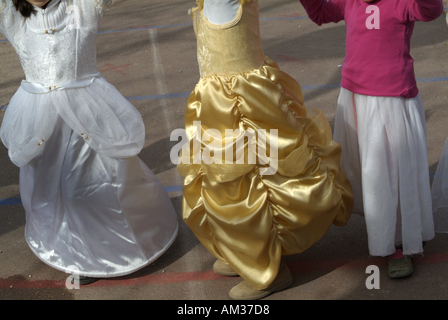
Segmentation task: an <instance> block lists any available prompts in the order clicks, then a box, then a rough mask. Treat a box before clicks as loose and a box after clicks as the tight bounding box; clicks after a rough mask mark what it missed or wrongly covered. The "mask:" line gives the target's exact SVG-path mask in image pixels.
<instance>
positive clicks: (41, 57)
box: [0, 0, 178, 277]
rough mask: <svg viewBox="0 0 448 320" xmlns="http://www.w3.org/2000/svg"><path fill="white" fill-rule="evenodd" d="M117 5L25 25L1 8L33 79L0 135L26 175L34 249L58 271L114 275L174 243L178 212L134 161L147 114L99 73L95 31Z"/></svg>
mask: <svg viewBox="0 0 448 320" xmlns="http://www.w3.org/2000/svg"><path fill="white" fill-rule="evenodd" d="M110 2H111V0H53V1H51V2H50V3H49V5H48V6H47V8H46V9H44V10H43V9H41V8H38V7H35V8H36V11H37V14H36V15H32V16H31V17H30V18H28V19H24V18H23V17H22V16H21V14H20V13H19V12H17V11H16V10H15V8H14V6H13V4H12V1H11V0H0V32H1V33H2V34H4V35H5V36H6V37H7V38H8V40H9V41H10V43H11V44H12V45H13V47H14V49H15V51H16V52H17V54H18V56H19V58H20V62H21V64H22V67H23V70H24V72H25V75H26V80H24V81H23V82H22V85H21V86H20V88H19V89H18V91H17V92H16V93H15V95H14V96H13V98H12V99H11V101H10V103H9V106H8V109H7V111H6V113H5V116H4V119H3V123H2V126H1V129H0V137H1V139H2V142H3V144H4V145H5V146H6V147H7V148H8V152H9V156H10V159H11V161H12V162H13V163H14V164H15V165H17V166H18V167H20V193H21V198H22V202H23V205H24V208H25V211H26V227H25V237H26V241H27V243H28V245H29V246H30V248H31V250H32V251H33V252H34V253H35V254H36V255H37V257H39V258H40V259H41V260H42V261H44V262H45V263H47V264H49V265H51V266H52V267H54V268H56V269H59V270H62V271H65V272H72V271H74V270H79V274H80V275H82V276H90V277H115V276H121V275H126V274H129V273H132V272H134V271H136V270H138V269H140V268H142V267H144V266H146V265H148V264H150V263H151V262H153V261H154V260H155V259H157V258H158V257H159V256H160V255H161V254H162V253H164V252H165V251H166V250H167V249H168V248H169V246H170V245H171V244H172V243H173V241H174V239H175V237H176V235H177V230H178V222H177V216H176V212H175V210H174V207H173V205H172V203H171V201H170V198H169V196H168V194H167V193H166V191H165V189H164V187H163V185H162V184H161V183H160V182H159V181H158V179H157V178H156V177H155V176H154V175H153V173H152V172H151V171H150V170H149V169H148V168H147V167H146V165H145V164H143V162H141V161H140V159H139V158H138V157H137V154H138V153H139V152H140V151H141V149H142V148H143V146H144V142H145V128H144V124H143V120H142V117H141V115H140V113H139V112H138V111H137V109H135V108H134V107H133V106H132V104H130V103H129V102H128V101H127V100H126V99H125V98H124V97H123V96H122V95H121V94H120V93H119V92H118V91H117V90H116V89H115V87H113V86H112V85H111V84H109V83H108V82H107V81H106V80H105V79H104V78H102V77H101V75H100V74H99V73H98V71H97V69H96V35H97V30H98V23H99V21H100V19H101V18H102V15H103V13H104V10H105V8H106V7H107V5H109V4H110Z"/></svg>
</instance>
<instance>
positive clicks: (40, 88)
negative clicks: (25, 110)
mask: <svg viewBox="0 0 448 320" xmlns="http://www.w3.org/2000/svg"><path fill="white" fill-rule="evenodd" d="M99 77H101V74H100V73H99V72H97V73H96V74H92V75H87V76H84V77H82V78H78V79H74V80H70V81H66V82H64V83H62V84H60V85H51V84H50V85H48V84H43V83H39V82H28V81H26V80H22V84H21V85H20V86H21V87H22V89H23V90H25V91H26V92H28V93H34V94H42V93H49V92H51V91H55V90H67V89H80V88H84V87H87V86H89V85H91V84H92V83H93V81H95V79H96V78H99Z"/></svg>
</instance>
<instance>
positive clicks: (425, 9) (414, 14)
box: [400, 0, 443, 22]
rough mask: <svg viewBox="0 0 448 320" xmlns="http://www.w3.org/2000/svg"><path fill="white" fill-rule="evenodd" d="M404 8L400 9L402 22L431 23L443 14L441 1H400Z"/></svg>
mask: <svg viewBox="0 0 448 320" xmlns="http://www.w3.org/2000/svg"><path fill="white" fill-rule="evenodd" d="M401 3H404V4H405V8H400V13H401V14H402V16H401V19H402V21H426V22H428V21H432V20H435V19H437V18H438V17H440V16H441V15H442V13H443V2H442V0H407V1H401Z"/></svg>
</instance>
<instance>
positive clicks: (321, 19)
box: [300, 0, 345, 26]
mask: <svg viewBox="0 0 448 320" xmlns="http://www.w3.org/2000/svg"><path fill="white" fill-rule="evenodd" d="M300 2H301V3H302V5H303V7H304V8H305V10H306V12H307V13H308V16H309V18H310V19H311V20H312V21H313V22H315V23H316V24H318V25H319V26H321V25H322V24H324V23H329V22H339V21H341V20H344V8H345V0H329V1H327V0H300Z"/></svg>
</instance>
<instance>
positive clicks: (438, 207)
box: [432, 139, 448, 233]
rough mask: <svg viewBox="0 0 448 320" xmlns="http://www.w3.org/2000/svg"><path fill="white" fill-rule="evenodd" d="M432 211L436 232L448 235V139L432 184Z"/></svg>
mask: <svg viewBox="0 0 448 320" xmlns="http://www.w3.org/2000/svg"><path fill="white" fill-rule="evenodd" d="M432 210H433V213H434V223H435V229H436V232H441V233H448V139H447V140H446V142H445V145H444V147H443V150H442V155H441V156H440V159H439V164H438V165H437V170H436V173H435V175H434V180H433V182H432Z"/></svg>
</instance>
